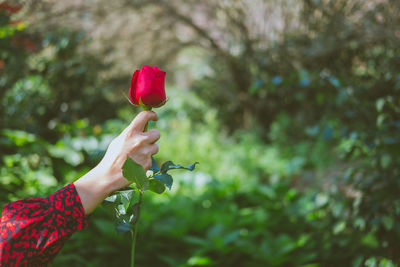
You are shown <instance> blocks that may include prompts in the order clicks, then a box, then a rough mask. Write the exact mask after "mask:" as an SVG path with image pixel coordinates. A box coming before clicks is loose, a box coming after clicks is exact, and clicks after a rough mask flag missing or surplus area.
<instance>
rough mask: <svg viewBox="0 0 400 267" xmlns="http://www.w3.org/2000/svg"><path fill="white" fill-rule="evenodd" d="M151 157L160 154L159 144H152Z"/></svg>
mask: <svg viewBox="0 0 400 267" xmlns="http://www.w3.org/2000/svg"><path fill="white" fill-rule="evenodd" d="M149 150H150V155H154V154H157V153H158V145H157V144H152V145H151V146H150V149H149Z"/></svg>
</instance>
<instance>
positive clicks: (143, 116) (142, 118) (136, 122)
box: [128, 110, 158, 132]
mask: <svg viewBox="0 0 400 267" xmlns="http://www.w3.org/2000/svg"><path fill="white" fill-rule="evenodd" d="M157 120H158V116H157V114H156V113H155V112H154V111H150V110H146V111H142V112H140V113H139V114H138V115H137V116H136V117H135V118H134V119H133V120H132V122H131V123H130V124H129V126H128V128H129V129H130V131H132V132H133V131H138V132H143V131H144V127H145V126H146V124H147V122H149V121H157Z"/></svg>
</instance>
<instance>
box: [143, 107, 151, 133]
mask: <svg viewBox="0 0 400 267" xmlns="http://www.w3.org/2000/svg"><path fill="white" fill-rule="evenodd" d="M142 108H143V110H151V109H152V107H148V106H142ZM147 124H148V123H146V126H144V132H147Z"/></svg>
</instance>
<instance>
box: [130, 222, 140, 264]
mask: <svg viewBox="0 0 400 267" xmlns="http://www.w3.org/2000/svg"><path fill="white" fill-rule="evenodd" d="M137 229H138V224H137V222H136V223H135V228H134V230H133V232H132V231H131V233H132V251H131V267H135V246H136V236H137Z"/></svg>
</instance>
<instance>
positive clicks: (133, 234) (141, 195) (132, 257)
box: [131, 191, 143, 267]
mask: <svg viewBox="0 0 400 267" xmlns="http://www.w3.org/2000/svg"><path fill="white" fill-rule="evenodd" d="M142 197H143V192H141V191H139V202H138V211H137V219H136V222H135V226H134V229H133V231H131V233H132V251H131V267H135V247H136V236H137V229H138V223H139V216H140V205H141V204H142Z"/></svg>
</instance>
